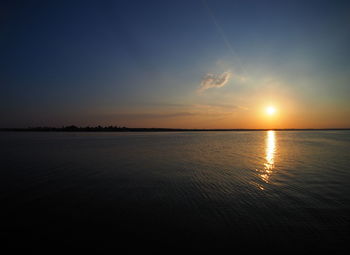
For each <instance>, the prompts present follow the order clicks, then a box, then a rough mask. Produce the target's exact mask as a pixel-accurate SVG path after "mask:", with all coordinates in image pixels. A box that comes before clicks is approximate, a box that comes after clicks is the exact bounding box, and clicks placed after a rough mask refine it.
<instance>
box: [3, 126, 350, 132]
mask: <svg viewBox="0 0 350 255" xmlns="http://www.w3.org/2000/svg"><path fill="white" fill-rule="evenodd" d="M268 130H275V131H326V130H350V128H270V129H263V128H261V129H247V128H235V129H220V128H214V129H202V128H199V129H196V128H129V127H119V126H104V127H103V126H95V127H90V126H87V127H77V126H74V125H71V126H63V127H28V128H0V131H32V132H193V131H195V132H197V131H199V132H203V131H268Z"/></svg>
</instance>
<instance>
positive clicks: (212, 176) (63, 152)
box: [0, 131, 350, 253]
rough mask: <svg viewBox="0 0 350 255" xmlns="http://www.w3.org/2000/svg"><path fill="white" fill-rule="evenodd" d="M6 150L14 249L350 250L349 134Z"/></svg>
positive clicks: (5, 226)
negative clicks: (26, 246)
mask: <svg viewBox="0 0 350 255" xmlns="http://www.w3.org/2000/svg"><path fill="white" fill-rule="evenodd" d="M0 146H1V148H0V154H1V171H0V201H1V213H0V216H1V219H0V220H1V224H0V233H1V239H2V241H3V242H5V243H7V244H12V245H13V244H15V245H16V244H18V243H26V244H27V245H28V247H29V246H30V247H34V248H37V247H42V246H43V245H44V244H50V247H59V246H65V247H70V248H78V249H81V247H85V248H88V249H95V250H97V251H99V252H102V251H106V250H107V249H118V247H121V246H127V247H129V248H130V250H133V249H135V248H140V247H144V248H146V247H147V248H151V249H152V248H160V247H161V248H162V249H163V248H164V249H168V250H169V248H171V249H172V248H183V249H185V247H186V249H192V250H195V251H203V250H207V249H210V248H214V249H215V250H216V251H218V250H221V249H225V250H232V251H237V250H250V249H252V248H258V249H259V250H260V251H261V252H263V251H272V250H276V251H281V252H286V251H293V252H314V251H330V252H333V253H334V252H340V253H341V252H344V251H345V250H346V249H347V248H349V246H348V244H349V242H350V238H349V237H350V231H349V229H350V224H349V223H350V132H349V131H315V132H311V131H305V132H303V131H295V132H292V131H291V132H289V131H282V132H278V131H267V132H265V131H262V132H192V133H191V132H188V133H187V132H182V133H181V132H179V133H176V132H170V133H29V132H25V133H19V132H17V133H16V132H6V133H5V132H2V133H0ZM281 249H283V250H281Z"/></svg>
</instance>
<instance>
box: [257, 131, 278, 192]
mask: <svg viewBox="0 0 350 255" xmlns="http://www.w3.org/2000/svg"><path fill="white" fill-rule="evenodd" d="M265 148H266V149H265V163H264V168H263V169H262V170H261V171H260V172H261V174H260V177H261V179H262V180H263V181H264V182H265V183H269V179H270V176H271V174H272V172H273V169H274V164H275V153H276V137H275V131H273V130H269V131H267V136H266V147H265ZM260 188H261V189H263V187H260Z"/></svg>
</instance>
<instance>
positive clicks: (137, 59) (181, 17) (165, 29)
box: [0, 0, 350, 128]
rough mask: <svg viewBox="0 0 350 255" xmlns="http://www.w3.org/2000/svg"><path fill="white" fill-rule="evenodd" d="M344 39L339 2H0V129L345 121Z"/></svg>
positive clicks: (349, 105)
mask: <svg viewBox="0 0 350 255" xmlns="http://www.w3.org/2000/svg"><path fill="white" fill-rule="evenodd" d="M349 45H350V2H349V1H337V0H329V1H322V0H318V1H307V0H303V1H284V0H279V1H272V0H258V1H252V0H241V1H235V0H231V1H228V0H227V1H226V0H215V1H214V0H186V1H180V0H177V1H174V0H173V1H167V0H163V1H153V0H149V1H101V0H100V1H97V0H96V1H88V0H85V1H35V0H33V1H16V0H14V1H2V2H1V4H0V127H33V126H56V127H60V126H66V125H77V126H95V125H113V126H127V127H164V128H350V61H349V58H350V46H349ZM266 107H274V109H275V113H274V114H271V115H270V114H267V113H266Z"/></svg>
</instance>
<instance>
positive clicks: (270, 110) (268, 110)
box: [265, 106, 276, 115]
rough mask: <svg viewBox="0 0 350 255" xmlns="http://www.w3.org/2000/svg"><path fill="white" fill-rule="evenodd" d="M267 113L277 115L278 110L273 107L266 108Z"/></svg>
mask: <svg viewBox="0 0 350 255" xmlns="http://www.w3.org/2000/svg"><path fill="white" fill-rule="evenodd" d="M265 111H266V113H267V114H268V115H274V114H275V113H276V108H275V107H273V106H268V107H266V109H265Z"/></svg>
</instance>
